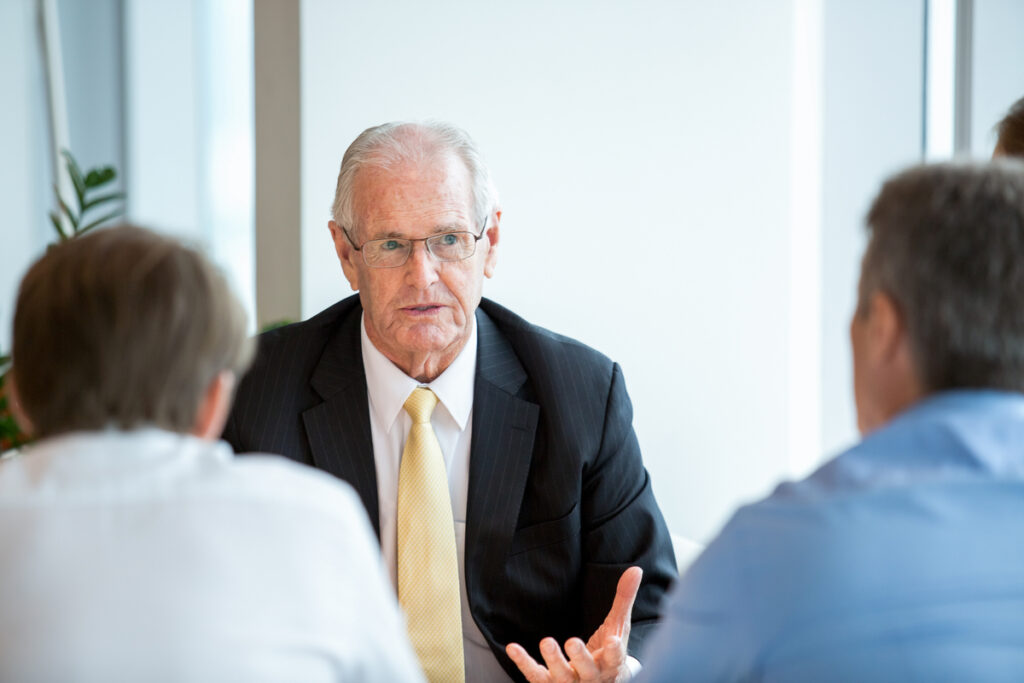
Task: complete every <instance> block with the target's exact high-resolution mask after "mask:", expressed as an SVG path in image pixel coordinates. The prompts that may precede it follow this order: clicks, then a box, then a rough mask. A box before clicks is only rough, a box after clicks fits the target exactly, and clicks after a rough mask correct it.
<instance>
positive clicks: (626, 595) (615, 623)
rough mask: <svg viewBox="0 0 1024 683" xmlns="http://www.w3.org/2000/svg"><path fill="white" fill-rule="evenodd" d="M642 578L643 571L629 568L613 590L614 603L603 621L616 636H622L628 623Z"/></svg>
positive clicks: (637, 568) (638, 568)
mask: <svg viewBox="0 0 1024 683" xmlns="http://www.w3.org/2000/svg"><path fill="white" fill-rule="evenodd" d="M643 577H644V570H643V569H641V568H640V567H630V568H629V569H627V570H626V571H624V572H622V576H621V577H619V585H618V587H617V588H616V589H615V601H614V602H612V608H611V609H610V610H609V611H608V616H607V618H606V619H605V623H607V624H608V625H609V626H610V627H611V628H612V632H613V633H614V634H616V635H619V636H621V635H623V634H624V632H625V630H626V628H627V627H628V625H629V623H630V618H631V616H632V614H633V603H634V602H635V601H636V594H637V591H639V590H640V581H641V579H643Z"/></svg>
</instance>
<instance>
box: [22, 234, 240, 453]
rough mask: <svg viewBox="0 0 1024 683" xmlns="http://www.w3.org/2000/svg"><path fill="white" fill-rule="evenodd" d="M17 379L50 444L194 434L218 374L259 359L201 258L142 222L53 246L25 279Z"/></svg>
mask: <svg viewBox="0 0 1024 683" xmlns="http://www.w3.org/2000/svg"><path fill="white" fill-rule="evenodd" d="M13 337H14V342H13V365H12V372H13V375H14V381H15V384H16V388H17V393H18V396H19V400H20V401H19V402H20V404H21V408H22V410H23V412H24V413H25V415H26V416H27V417H28V419H29V420H30V421H31V422H32V426H33V431H34V433H35V435H36V436H38V437H46V436H53V435H56V434H61V433H65V432H70V431H76V430H96V429H104V428H106V427H118V428H121V429H132V428H135V427H140V426H146V425H150V426H155V427H160V428H163V429H168V430H172V431H176V432H188V431H190V430H191V429H192V428H193V427H194V425H195V420H196V415H197V413H198V410H199V405H200V402H201V401H202V399H203V395H204V392H205V391H206V388H207V387H208V386H209V384H210V382H212V381H213V379H214V378H215V377H216V376H217V374H218V373H220V372H222V371H224V370H231V371H234V372H236V373H242V372H244V371H245V369H246V368H247V367H248V364H249V362H250V360H251V358H252V342H251V340H249V338H248V335H247V334H246V316H245V311H244V310H243V309H242V307H241V305H240V304H239V302H238V300H237V299H236V298H235V296H234V295H233V294H232V293H231V290H230V288H229V287H228V284H227V282H226V281H225V279H224V277H223V276H222V275H221V274H220V272H219V271H218V270H217V269H216V268H214V267H213V266H212V265H211V264H210V263H209V262H208V261H207V260H206V258H204V257H203V256H202V255H201V254H200V253H199V252H197V251H195V250H193V249H189V248H187V247H185V246H182V245H181V244H180V243H178V242H177V241H175V240H173V239H171V238H168V237H164V236H161V235H157V234H156V233H153V232H150V231H148V230H144V229H142V228H138V227H132V226H121V227H114V228H108V229H104V230H97V231H96V232H94V233H91V234H89V235H85V236H82V237H79V238H75V239H73V240H70V241H68V242H65V243H63V244H60V245H57V246H54V247H51V248H50V249H49V251H47V252H46V254H45V255H44V256H43V257H42V258H40V259H39V260H38V261H36V263H35V264H33V266H32V267H31V268H30V269H29V271H28V273H27V274H26V275H25V277H24V279H23V280H22V282H21V288H20V290H19V292H18V300H17V307H16V309H15V313H14V335H13Z"/></svg>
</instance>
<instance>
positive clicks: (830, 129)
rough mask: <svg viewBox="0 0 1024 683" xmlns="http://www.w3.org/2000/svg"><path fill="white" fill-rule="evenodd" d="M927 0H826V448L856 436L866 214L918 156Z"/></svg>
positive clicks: (823, 325)
mask: <svg viewBox="0 0 1024 683" xmlns="http://www.w3.org/2000/svg"><path fill="white" fill-rule="evenodd" d="M923 12H924V6H923V2H922V1H921V0H913V1H904V2H891V0H864V1H862V2H856V3H853V2H847V1H846V0H827V1H826V3H825V38H826V39H825V48H824V77H825V89H824V93H825V95H824V105H825V112H824V120H825V123H824V142H823V154H824V174H823V178H822V187H823V195H822V202H823V209H824V225H823V230H822V271H821V288H822V302H823V306H822V317H821V334H822V357H821V381H822V403H821V405H822V416H821V417H822V448H823V452H824V453H826V454H828V455H834V454H835V453H836V452H837V451H838V450H839V449H841V448H843V447H845V446H848V445H850V444H851V443H852V442H853V441H854V440H855V439H856V438H857V431H856V420H855V409H854V404H853V381H852V376H853V370H852V365H851V361H850V350H849V336H848V333H847V331H848V324H849V320H850V315H851V314H852V313H853V309H854V307H855V305H856V299H857V297H856V287H857V279H858V277H859V274H860V256H861V253H862V252H863V249H864V244H865V237H866V233H865V232H864V215H865V214H866V213H867V209H868V205H869V203H870V202H871V200H872V199H873V198H874V196H875V194H876V193H877V192H878V190H879V188H880V186H881V183H882V180H883V179H884V178H885V177H886V176H888V175H889V174H891V173H893V172H894V171H897V170H899V169H900V168H902V167H904V166H906V165H909V164H913V163H916V162H919V161H920V159H921V121H922V118H921V117H922V95H921V88H922V79H923V64H922V55H923V47H924V46H923V35H924V33H923Z"/></svg>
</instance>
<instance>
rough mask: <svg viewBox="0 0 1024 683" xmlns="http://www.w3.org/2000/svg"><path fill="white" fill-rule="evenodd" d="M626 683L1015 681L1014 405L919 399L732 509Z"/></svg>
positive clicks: (1020, 422) (1020, 662) (1020, 649)
mask: <svg viewBox="0 0 1024 683" xmlns="http://www.w3.org/2000/svg"><path fill="white" fill-rule="evenodd" d="M641 660H642V661H643V662H644V671H643V674H642V675H641V677H640V679H639V680H640V681H683V680H685V681H929V682H932V681H1024V396H1022V395H1020V394H1014V393H1001V392H990V391H956V392H948V393H943V394H938V395H936V396H933V397H931V398H929V399H927V400H925V401H923V402H921V403H919V404H918V405H916V406H915V407H913V408H912V409H911V410H909V411H907V412H906V413H904V414H902V415H900V416H899V417H897V418H896V419H894V420H893V421H891V422H890V423H889V424H887V425H886V426H884V427H883V428H881V429H880V430H878V431H876V432H874V433H872V434H870V435H869V436H868V437H867V438H866V439H864V441H862V442H861V443H860V444H858V445H857V446H855V447H853V448H851V449H850V450H848V451H846V452H845V453H842V454H841V455H839V456H838V457H837V458H835V459H833V460H832V461H830V462H829V463H827V464H826V465H824V466H823V467H821V468H820V469H819V470H818V471H817V472H815V473H814V474H813V475H811V476H810V477H808V478H807V479H805V480H804V481H801V482H798V483H787V484H782V485H781V486H779V487H778V488H777V489H776V491H775V492H774V493H773V494H772V495H771V496H769V497H768V498H767V499H765V500H763V501H761V502H759V503H756V504H754V505H749V506H746V507H744V508H741V509H740V510H739V511H738V512H737V513H736V514H735V515H734V516H733V518H732V519H731V520H730V521H729V523H728V524H727V525H726V526H725V528H724V529H723V530H722V532H721V534H720V535H719V536H718V538H716V539H715V540H714V541H713V542H712V543H711V545H709V546H708V548H707V550H706V551H705V552H704V553H703V555H701V557H700V558H699V559H698V560H697V561H696V562H695V564H694V565H693V566H692V567H691V569H690V571H689V572H687V573H686V575H685V576H684V577H683V578H682V579H681V580H680V582H679V583H678V584H677V586H676V587H675V589H674V590H673V592H672V594H671V596H670V597H669V599H668V601H667V603H666V608H665V616H664V623H663V626H662V628H661V629H660V630H659V631H658V632H657V633H656V634H654V635H653V636H652V638H651V640H650V641H649V643H648V646H647V650H646V653H645V656H644V657H642V658H641Z"/></svg>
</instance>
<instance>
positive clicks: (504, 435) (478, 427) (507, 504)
mask: <svg viewBox="0 0 1024 683" xmlns="http://www.w3.org/2000/svg"><path fill="white" fill-rule="evenodd" d="M476 322H477V326H478V327H477V330H478V331H477V334H478V339H479V341H478V347H477V372H476V385H475V388H474V393H473V436H472V444H471V446H470V458H469V496H468V501H467V510H466V588H467V592H468V593H469V595H470V600H471V601H472V600H473V599H474V597H475V596H477V595H479V592H478V591H479V590H480V586H482V585H483V584H482V581H483V580H484V577H488V576H489V577H496V576H501V572H500V568H501V563H502V562H503V561H504V558H505V556H506V554H507V551H508V548H509V545H510V543H511V540H512V534H513V532H514V531H515V528H516V522H517V520H518V518H519V506H520V503H521V502H522V499H523V491H524V490H525V487H526V477H527V474H528V473H529V471H530V460H531V457H532V453H533V440H534V436H535V433H536V430H537V418H538V415H539V413H540V408H539V406H537V405H536V404H535V403H531V402H529V401H526V400H523V399H521V398H518V397H516V395H515V394H516V393H517V392H518V391H519V389H520V388H521V387H522V386H523V384H524V383H525V382H526V371H525V370H524V369H523V366H522V364H521V363H520V362H519V359H518V358H517V357H516V355H515V352H514V351H513V350H512V347H511V345H510V344H509V342H508V341H507V340H506V339H505V337H504V336H503V335H502V334H501V332H500V331H499V330H498V328H497V327H496V326H495V325H494V323H493V322H492V321H491V319H490V318H489V317H488V316H487V314H486V313H484V312H483V311H482V310H479V309H477V313H476Z"/></svg>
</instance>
